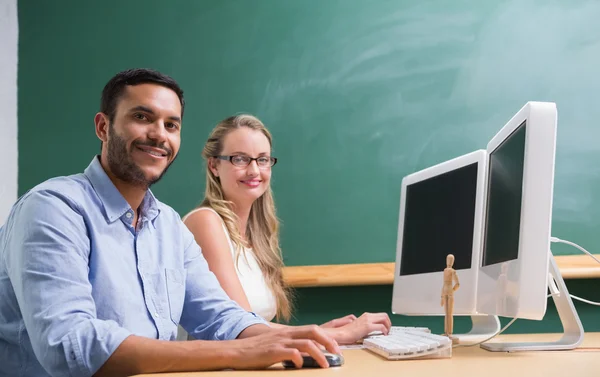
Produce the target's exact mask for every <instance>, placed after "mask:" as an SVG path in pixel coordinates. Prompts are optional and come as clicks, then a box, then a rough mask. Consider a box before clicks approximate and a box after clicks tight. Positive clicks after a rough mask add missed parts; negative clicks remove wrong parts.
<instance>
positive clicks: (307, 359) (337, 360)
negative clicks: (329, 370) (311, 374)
mask: <svg viewBox="0 0 600 377" xmlns="http://www.w3.org/2000/svg"><path fill="white" fill-rule="evenodd" d="M323 354H324V355H325V358H326V359H327V362H328V363H329V366H330V367H340V366H342V365H344V357H343V356H342V355H338V354H335V353H330V352H325V351H323ZM302 360H303V361H302V368H320V367H321V366H320V365H319V364H318V363H317V362H316V361H315V359H314V358H313V357H312V356H310V355H302ZM283 367H284V368H296V365H295V364H294V362H293V361H291V360H284V361H283Z"/></svg>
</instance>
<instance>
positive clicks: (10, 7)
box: [0, 0, 19, 226]
mask: <svg viewBox="0 0 600 377" xmlns="http://www.w3.org/2000/svg"><path fill="white" fill-rule="evenodd" d="M18 41H19V25H18V18H17V0H0V151H1V152H2V157H0V226H2V224H4V221H5V220H6V217H7V216H8V212H9V211H10V208H11V206H12V205H13V203H14V202H15V200H16V199H17V169H18V166H17V164H18V159H17V59H18V54H17V47H18Z"/></svg>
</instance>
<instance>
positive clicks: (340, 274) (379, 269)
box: [283, 255, 600, 288]
mask: <svg viewBox="0 0 600 377" xmlns="http://www.w3.org/2000/svg"><path fill="white" fill-rule="evenodd" d="M595 256H596V258H598V259H600V255H595ZM554 258H555V259H556V263H557V264H558V268H559V269H560V272H561V273H562V276H563V278H564V279H590V278H600V264H599V263H597V262H596V261H595V260H593V259H592V258H590V257H589V256H587V255H558V256H555V257H554ZM283 277H284V280H285V282H286V283H287V284H288V285H290V286H292V287H295V288H301V287H336V286H346V285H348V286H350V285H388V284H393V282H394V263H393V262H392V263H361V264H332V265H323V266H295V267H285V268H284V270H283Z"/></svg>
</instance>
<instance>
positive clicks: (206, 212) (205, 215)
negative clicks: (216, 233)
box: [181, 207, 222, 223]
mask: <svg viewBox="0 0 600 377" xmlns="http://www.w3.org/2000/svg"><path fill="white" fill-rule="evenodd" d="M211 218H212V219H216V218H218V219H219V220H221V221H222V219H221V215H219V214H218V213H217V211H215V210H214V209H212V208H210V207H198V208H195V209H193V210H191V211H190V212H188V213H187V214H186V215H185V216H183V218H182V219H181V221H183V222H184V223H187V222H192V221H198V220H207V219H211Z"/></svg>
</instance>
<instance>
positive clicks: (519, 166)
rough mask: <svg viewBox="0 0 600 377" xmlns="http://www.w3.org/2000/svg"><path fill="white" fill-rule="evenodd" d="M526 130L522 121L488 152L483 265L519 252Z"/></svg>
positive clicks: (514, 257)
mask: <svg viewBox="0 0 600 377" xmlns="http://www.w3.org/2000/svg"><path fill="white" fill-rule="evenodd" d="M525 132H526V124H525V122H523V123H522V124H521V125H520V126H519V127H518V128H517V129H516V130H515V131H514V132H513V133H512V134H511V135H510V136H509V137H508V138H506V140H504V141H503V142H502V144H500V145H499V146H498V147H497V148H496V149H495V150H494V151H493V152H492V153H490V156H489V175H488V201H487V208H486V217H485V220H484V228H485V232H484V234H485V236H484V237H485V239H484V244H483V245H484V246H483V258H482V263H483V265H484V266H489V265H491V264H496V263H502V262H506V261H509V260H513V259H517V257H518V256H519V235H520V228H521V199H522V197H523V165H524V159H525Z"/></svg>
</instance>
